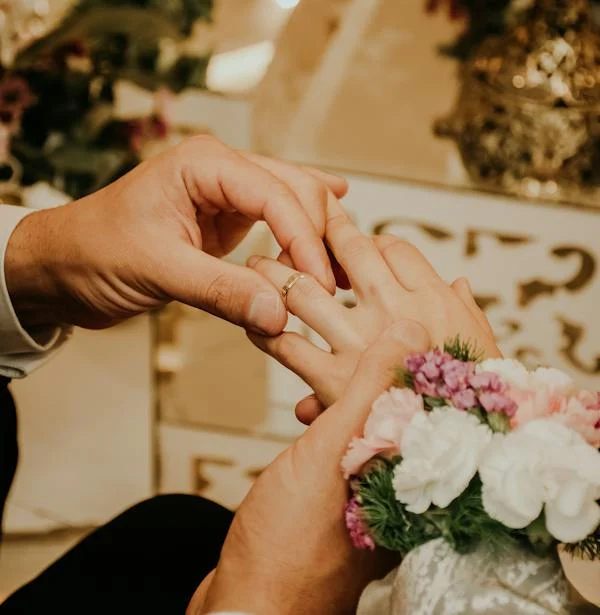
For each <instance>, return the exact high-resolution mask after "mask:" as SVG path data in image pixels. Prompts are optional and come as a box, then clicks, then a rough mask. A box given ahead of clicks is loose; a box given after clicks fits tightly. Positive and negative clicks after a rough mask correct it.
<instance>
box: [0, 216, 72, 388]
mask: <svg viewBox="0 0 600 615" xmlns="http://www.w3.org/2000/svg"><path fill="white" fill-rule="evenodd" d="M34 211H35V210H33V209H27V208H25V207H15V206H13V205H0V264H1V271H0V375H2V376H7V377H9V378H22V377H23V376H26V375H27V374H29V373H31V372H32V371H33V370H34V369H36V368H37V367H39V366H40V365H41V364H42V363H44V362H45V361H47V360H48V357H49V356H50V355H51V354H52V352H53V351H54V350H56V349H57V348H58V347H59V346H60V345H62V343H63V342H64V341H65V340H66V339H67V337H68V336H69V334H70V329H69V328H62V327H45V328H39V329H34V330H30V331H26V330H25V329H24V328H23V326H22V325H21V323H20V322H19V318H18V317H17V314H16V313H15V310H14V307H13V304H12V301H11V299H10V296H9V294H8V288H7V286H6V277H5V273H4V258H5V256H6V247H7V245H8V241H9V239H10V237H11V235H12V233H13V231H14V230H15V228H16V227H17V225H18V224H19V222H21V220H22V219H23V218H25V216H28V215H29V214H31V213H33V212H34Z"/></svg>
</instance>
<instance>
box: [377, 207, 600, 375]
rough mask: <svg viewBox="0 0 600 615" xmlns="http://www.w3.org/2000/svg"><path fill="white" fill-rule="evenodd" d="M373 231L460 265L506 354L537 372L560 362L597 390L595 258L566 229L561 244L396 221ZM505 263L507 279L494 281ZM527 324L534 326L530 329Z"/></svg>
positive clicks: (599, 334) (599, 328)
mask: <svg viewBox="0 0 600 615" xmlns="http://www.w3.org/2000/svg"><path fill="white" fill-rule="evenodd" d="M370 230H371V231H372V232H373V233H374V234H383V233H391V234H394V235H398V236H400V237H403V238H406V239H409V240H412V241H413V242H414V243H416V245H418V246H419V247H420V248H421V249H422V250H423V251H424V252H425V253H426V254H428V255H432V254H433V255H435V254H443V253H444V252H445V253H446V255H447V256H449V257H451V256H452V255H454V258H459V259H461V260H462V261H463V262H464V269H465V270H468V271H470V272H472V274H473V275H472V276H469V277H470V279H471V282H472V285H473V287H474V289H475V292H476V295H477V297H476V298H477V301H478V303H479V305H480V306H481V307H482V308H483V309H484V310H485V311H486V312H487V314H488V317H489V318H490V320H491V322H492V326H493V327H494V329H495V330H496V332H497V334H498V336H499V339H500V342H501V344H502V346H503V347H504V348H505V349H506V351H507V352H508V353H510V354H512V355H514V356H515V357H518V358H519V359H521V360H523V361H525V362H526V363H529V364H534V365H535V364H555V365H556V364H558V363H560V364H562V366H564V367H565V368H567V369H569V370H570V371H573V372H576V373H578V375H579V376H580V377H581V379H584V380H590V378H591V377H597V378H598V380H597V381H596V383H595V385H596V386H598V384H600V315H599V314H598V310H597V309H596V306H597V305H598V302H599V301H600V281H599V280H598V275H597V273H598V255H597V253H596V251H595V250H594V247H592V246H589V245H585V244H582V243H579V242H577V241H576V240H569V235H574V236H575V237H576V236H577V234H576V233H573V232H572V231H573V230H574V229H565V241H564V242H561V243H554V242H553V241H549V240H547V239H545V238H543V237H540V236H536V235H534V234H531V235H529V234H527V233H519V232H506V233H504V232H498V231H495V230H492V229H486V228H471V227H466V228H465V229H464V230H463V231H461V232H456V231H454V230H452V229H449V228H446V227H445V226H443V225H432V224H431V223H429V222H421V221H416V220H413V219H410V218H405V217H401V216H399V217H395V218H388V219H385V220H382V221H380V222H378V223H376V224H374V225H373V226H372V228H371V229H370ZM569 231H571V232H569ZM432 244H433V245H432ZM434 246H435V247H434ZM433 260H434V262H435V259H433ZM489 263H495V264H496V266H495V267H494V272H495V277H496V279H494V280H491V282H492V283H491V284H490V280H489V279H486V277H487V275H488V272H489V268H488V264H489ZM502 263H506V268H505V269H504V273H503V276H502V277H503V278H504V279H498V277H497V276H498V271H500V272H502V271H503V268H502V266H500V267H498V264H502ZM513 272H514V273H513ZM532 322H535V323H536V326H535V327H529V324H530V323H532ZM591 384H592V383H590V385H591Z"/></svg>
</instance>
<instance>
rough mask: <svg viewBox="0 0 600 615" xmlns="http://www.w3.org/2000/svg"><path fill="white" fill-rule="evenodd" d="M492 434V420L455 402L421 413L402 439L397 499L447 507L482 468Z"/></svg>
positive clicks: (411, 505)
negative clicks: (489, 422) (483, 419)
mask: <svg viewBox="0 0 600 615" xmlns="http://www.w3.org/2000/svg"><path fill="white" fill-rule="evenodd" d="M491 438H492V432H491V430H490V429H489V427H488V426H487V425H484V424H483V423H481V422H480V421H479V420H478V419H477V418H476V417H474V416H473V415H471V414H469V413H467V412H465V411H464V410H457V409H456V408H452V407H445V408H438V409H436V410H433V411H432V412H430V413H428V414H425V413H419V414H416V415H415V416H414V417H413V419H412V421H411V423H410V424H409V425H408V427H407V428H406V430H405V432H404V435H403V438H402V446H401V450H402V462H401V463H400V464H398V465H397V466H396V468H395V470H394V477H393V485H394V490H395V492H396V499H397V500H398V501H399V502H402V503H403V504H405V505H406V509H407V510H408V511H409V512H412V513H416V514H421V513H423V512H425V511H426V510H427V509H428V508H429V507H430V506H431V504H435V505H436V506H439V507H441V508H445V507H446V506H448V505H449V504H450V502H452V501H453V500H454V499H456V498H457V497H458V496H459V495H460V494H461V493H462V492H463V491H464V490H465V489H466V488H467V486H468V484H469V483H470V482H471V479H472V478H473V477H474V476H475V474H476V473H477V468H478V467H479V462H480V460H481V456H482V453H483V450H484V449H485V447H486V446H487V445H488V444H489V442H490V441H491Z"/></svg>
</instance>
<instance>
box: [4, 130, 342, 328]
mask: <svg viewBox="0 0 600 615" xmlns="http://www.w3.org/2000/svg"><path fill="white" fill-rule="evenodd" d="M346 188H347V186H346V182H345V181H344V180H343V179H340V178H336V177H334V176H331V175H328V174H325V173H321V172H319V171H316V170H314V169H303V168H300V167H295V166H293V165H290V164H287V163H284V162H280V161H277V160H271V159H268V158H263V157H261V156H257V155H254V154H244V153H240V152H237V151H234V150H232V149H230V148H228V147H226V146H225V145H223V144H222V143H219V142H218V141H217V140H216V139H213V138H210V137H195V138H192V139H189V140H188V141H185V142H184V143H182V144H181V145H179V146H178V147H176V148H174V149H172V150H170V151H168V152H165V153H164V154H162V155H161V156H157V157H156V158H153V159H152V160H149V161H147V162H144V163H142V164H141V165H139V166H138V167H137V168H136V169H134V170H133V171H132V172H131V173H128V174H127V175H125V176H124V177H122V178H121V179H120V180H118V181H117V182H115V183H113V184H111V185H110V186H107V187H106V188H104V189H103V190H101V191H99V192H97V193H95V194H92V195H90V196H88V197H86V198H84V199H82V200H81V201H78V202H76V203H72V204H70V205H67V206H65V207H58V208H55V209H50V210H45V211H40V212H36V213H33V214H31V215H30V216H27V217H26V218H25V219H24V220H22V221H21V222H20V223H19V225H18V226H17V228H16V229H15V231H14V232H13V234H12V236H11V238H10V241H9V243H8V247H7V253H6V259H5V272H6V281H7V285H8V290H9V293H10V296H11V299H12V302H13V305H14V307H15V309H16V311H17V314H18V316H19V318H20V320H21V322H22V323H23V325H24V326H25V327H27V328H28V329H35V328H41V327H44V326H48V325H56V324H59V323H65V324H74V325H80V326H84V327H88V328H102V327H108V326H110V325H112V324H115V323H116V322H119V321H121V320H124V319H126V318H129V317H130V316H134V315H135V314H138V313H141V312H145V311H147V310H149V309H152V308H156V307H159V306H161V305H163V304H165V303H167V302H168V301H170V300H172V299H176V300H179V301H181V302H183V303H187V304H189V305H192V306H194V307H198V308H201V309H204V310H206V311H208V312H211V313H213V314H216V315H218V316H220V317H222V318H225V319H227V320H230V321H232V322H234V323H237V324H242V325H244V326H246V327H249V328H252V329H254V330H259V331H261V332H263V333H266V334H274V333H279V332H280V331H281V330H282V329H283V328H284V327H285V323H286V321H287V314H286V311H285V308H284V305H283V302H282V300H281V296H280V295H279V293H278V292H277V291H276V290H275V289H274V288H273V287H272V286H271V285H270V284H269V283H268V282H267V281H266V280H265V279H264V278H263V277H262V276H260V275H258V274H256V273H255V272H253V271H250V270H248V269H247V268H246V267H240V266H236V265H233V264H231V263H227V262H224V261H222V260H220V258H221V257H222V256H224V255H225V254H227V253H229V252H230V251H231V250H232V249H233V248H235V247H236V246H237V244H238V243H239V242H240V241H241V240H242V239H243V238H244V236H245V235H246V234H247V233H248V231H249V230H250V228H251V227H252V225H253V224H254V223H255V222H257V221H258V220H264V221H265V222H266V223H267V224H268V225H269V227H270V228H271V230H272V231H273V234H274V236H275V238H276V239H277V241H278V242H279V244H280V245H281V247H282V249H283V250H284V251H285V252H286V253H287V254H288V255H289V257H290V258H291V259H292V260H293V262H294V266H295V267H297V268H298V269H301V270H302V271H308V272H310V273H311V274H313V275H314V276H315V277H316V278H317V279H318V280H319V281H320V282H321V283H322V284H324V286H325V287H326V288H327V289H328V290H329V291H330V292H333V291H334V289H335V279H334V276H333V272H332V269H331V265H330V262H329V257H328V255H327V252H326V250H325V246H324V244H323V240H322V237H323V234H324V232H325V218H326V206H327V199H328V197H331V198H335V197H333V193H335V194H336V195H338V196H341V195H343V194H344V193H345V191H346Z"/></svg>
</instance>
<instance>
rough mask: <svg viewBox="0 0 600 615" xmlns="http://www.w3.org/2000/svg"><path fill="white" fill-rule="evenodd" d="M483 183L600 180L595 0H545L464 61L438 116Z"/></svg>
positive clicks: (549, 185)
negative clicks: (451, 99) (451, 98)
mask: <svg viewBox="0 0 600 615" xmlns="http://www.w3.org/2000/svg"><path fill="white" fill-rule="evenodd" d="M436 131H437V133H438V134H439V135H440V136H446V137H451V138H453V139H454V140H456V142H457V145H458V148H459V151H460V154H461V157H462V159H463V162H464V164H465V167H466V169H467V171H468V173H469V175H470V177H471V178H472V179H473V180H474V181H475V182H476V183H477V184H479V185H481V186H482V187H486V188H490V189H494V190H502V191H508V192H512V193H515V194H519V195H525V196H532V197H540V196H541V197H552V198H563V199H568V200H571V199H577V198H578V196H580V195H581V194H582V193H590V194H594V193H595V191H596V190H597V189H598V188H600V36H599V35H598V33H597V32H596V30H595V26H594V23H593V20H592V16H591V8H590V6H589V3H588V2H587V0H537V1H536V2H534V4H533V6H532V8H531V9H530V10H528V11H526V12H525V13H523V14H522V16H521V19H520V20H518V21H517V23H516V24H515V25H514V26H512V27H511V28H510V29H509V30H508V31H507V32H506V33H505V34H504V35H502V36H496V37H490V38H488V39H487V40H486V41H485V42H484V43H483V44H482V45H481V46H480V47H479V48H478V49H477V50H476V52H475V53H474V54H473V56H472V57H471V58H470V59H469V60H468V61H467V62H466V63H465V64H464V65H463V67H462V68H461V91H460V95H459V98H458V101H457V104H456V107H455V110H454V112H453V113H452V114H451V116H450V117H449V118H447V119H444V120H442V121H439V122H438V123H437V124H436Z"/></svg>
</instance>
